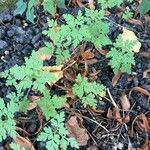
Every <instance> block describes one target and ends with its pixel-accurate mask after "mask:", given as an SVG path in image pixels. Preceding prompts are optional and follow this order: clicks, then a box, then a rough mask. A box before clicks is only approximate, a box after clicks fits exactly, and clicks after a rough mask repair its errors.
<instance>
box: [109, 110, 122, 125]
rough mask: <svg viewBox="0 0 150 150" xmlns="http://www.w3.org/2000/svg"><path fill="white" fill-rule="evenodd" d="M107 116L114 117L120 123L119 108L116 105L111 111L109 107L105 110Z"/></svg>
mask: <svg viewBox="0 0 150 150" xmlns="http://www.w3.org/2000/svg"><path fill="white" fill-rule="evenodd" d="M107 118H109V119H115V120H116V121H118V122H120V123H122V118H121V115H120V109H119V108H118V107H114V109H113V111H112V110H111V109H110V108H109V109H108V112H107Z"/></svg>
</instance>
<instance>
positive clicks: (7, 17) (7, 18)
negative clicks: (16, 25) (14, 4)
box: [0, 11, 13, 23]
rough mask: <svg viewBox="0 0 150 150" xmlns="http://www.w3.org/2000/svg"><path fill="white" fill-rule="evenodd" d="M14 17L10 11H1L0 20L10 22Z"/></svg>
mask: <svg viewBox="0 0 150 150" xmlns="http://www.w3.org/2000/svg"><path fill="white" fill-rule="evenodd" d="M12 18H13V15H12V14H11V12H10V11H3V12H2V13H0V22H3V23H5V22H9V21H11V20H12Z"/></svg>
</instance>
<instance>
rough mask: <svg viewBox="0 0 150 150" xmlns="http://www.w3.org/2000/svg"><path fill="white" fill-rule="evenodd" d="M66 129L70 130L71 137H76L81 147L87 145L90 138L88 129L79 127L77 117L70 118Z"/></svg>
mask: <svg viewBox="0 0 150 150" xmlns="http://www.w3.org/2000/svg"><path fill="white" fill-rule="evenodd" d="M66 128H67V129H68V132H69V136H70V137H74V138H75V139H76V141H77V142H78V145H79V146H84V145H87V142H88V140H89V136H88V134H87V131H86V129H85V128H81V127H80V126H79V124H78V121H77V117H76V116H71V117H70V119H69V120H68V121H67V123H66Z"/></svg>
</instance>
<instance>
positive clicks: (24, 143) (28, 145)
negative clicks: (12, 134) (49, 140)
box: [15, 135, 35, 150]
mask: <svg viewBox="0 0 150 150" xmlns="http://www.w3.org/2000/svg"><path fill="white" fill-rule="evenodd" d="M15 143H16V144H18V145H19V146H20V147H21V148H23V147H24V148H25V149H26V150H35V148H34V146H33V144H32V143H31V142H30V141H29V140H28V139H26V138H24V137H22V136H20V135H17V136H16V139H15Z"/></svg>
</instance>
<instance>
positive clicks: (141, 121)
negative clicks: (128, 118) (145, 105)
mask: <svg viewBox="0 0 150 150" xmlns="http://www.w3.org/2000/svg"><path fill="white" fill-rule="evenodd" d="M137 125H138V127H139V128H141V129H143V130H144V131H146V132H150V123H149V121H148V119H147V117H146V116H145V114H140V115H139V116H138V120H137Z"/></svg>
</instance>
